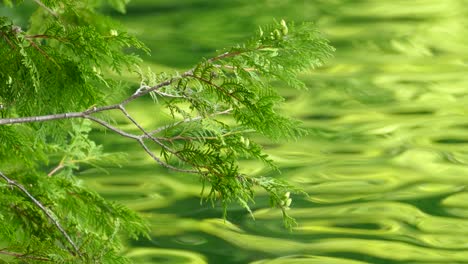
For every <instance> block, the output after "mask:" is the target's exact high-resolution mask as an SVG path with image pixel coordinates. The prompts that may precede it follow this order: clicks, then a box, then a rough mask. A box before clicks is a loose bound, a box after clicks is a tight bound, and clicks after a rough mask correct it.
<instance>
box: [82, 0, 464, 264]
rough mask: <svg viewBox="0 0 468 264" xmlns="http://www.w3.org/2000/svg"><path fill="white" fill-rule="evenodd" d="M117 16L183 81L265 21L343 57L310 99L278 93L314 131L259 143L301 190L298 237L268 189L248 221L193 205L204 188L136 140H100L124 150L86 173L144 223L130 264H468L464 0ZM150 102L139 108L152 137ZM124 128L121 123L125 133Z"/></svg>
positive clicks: (234, 212)
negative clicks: (145, 237)
mask: <svg viewBox="0 0 468 264" xmlns="http://www.w3.org/2000/svg"><path fill="white" fill-rule="evenodd" d="M132 3H133V4H132V5H131V6H130V8H129V11H128V15H127V16H118V15H116V17H117V18H118V19H120V20H121V21H123V23H124V24H126V25H127V26H128V27H129V30H130V31H131V32H133V33H134V34H137V35H138V36H139V37H140V38H141V39H142V40H144V41H145V42H146V43H147V44H148V45H149V46H150V47H151V48H152V50H153V53H152V56H151V57H148V58H146V59H147V60H148V61H150V62H151V63H152V66H153V68H154V69H157V70H158V69H168V68H177V69H187V68H190V66H191V65H192V64H193V63H195V62H197V61H198V60H199V59H200V58H201V57H204V56H205V57H208V56H210V55H212V54H213V51H214V50H216V49H218V48H223V47H226V46H229V45H231V44H233V43H236V42H239V41H242V40H244V39H245V38H247V37H248V36H249V34H250V33H251V32H252V31H254V30H255V29H256V28H257V27H258V26H259V25H263V24H267V23H270V22H271V21H272V19H273V18H276V19H281V18H284V19H286V20H295V21H305V20H307V21H315V22H316V23H317V26H318V27H319V28H320V30H321V31H323V32H324V33H325V35H326V36H327V38H329V39H330V40H331V43H332V45H333V46H335V47H336V49H337V51H336V54H335V57H334V58H333V59H331V60H329V61H328V64H327V65H326V66H325V67H323V68H321V69H318V70H315V71H311V72H308V73H305V74H304V76H303V79H304V80H305V81H306V82H307V84H308V87H309V88H310V91H309V92H307V93H305V92H298V91H295V90H289V89H287V88H286V87H284V88H281V89H282V90H281V92H282V94H284V95H285V96H286V98H287V102H286V105H285V107H284V111H287V112H288V113H289V114H290V115H292V116H295V117H297V118H300V119H301V120H303V121H304V127H306V128H308V129H310V130H311V131H312V133H311V134H310V135H309V136H307V137H305V138H303V139H302V140H300V141H298V142H279V143H274V144H271V143H268V142H266V141H264V142H265V143H266V149H267V151H268V153H269V154H271V155H272V157H273V158H274V159H275V160H276V161H277V163H278V164H279V165H280V167H281V169H282V173H281V174H278V175H276V174H275V175H273V174H272V173H270V172H268V171H266V170H265V169H264V168H263V167H262V166H261V164H259V163H257V162H244V163H243V164H242V165H243V168H244V169H245V171H246V172H249V173H251V174H253V175H265V174H268V175H269V176H275V177H279V178H283V179H287V180H288V181H290V182H292V183H294V184H296V185H298V186H301V187H303V188H304V190H305V191H307V192H308V193H309V194H310V197H308V198H306V197H293V199H294V201H293V206H292V207H293V208H292V209H291V211H290V213H291V215H293V216H294V217H296V218H297V220H298V222H299V226H298V227H297V228H296V229H294V230H293V232H288V231H286V230H284V229H283V228H282V227H281V216H280V212H279V211H278V210H274V209H268V201H267V197H266V196H265V193H262V192H259V193H258V196H257V199H256V204H255V205H254V206H253V208H254V215H255V218H256V220H255V221H254V220H252V218H251V217H250V216H249V214H248V213H247V212H246V211H245V210H243V209H241V208H238V207H235V206H234V207H232V208H231V211H230V214H229V216H228V219H227V220H228V221H226V222H223V221H222V220H221V219H219V217H220V216H221V214H222V212H221V209H220V208H212V207H211V206H210V205H206V204H203V205H200V190H201V186H200V184H199V182H198V179H197V178H194V177H193V176H190V175H181V174H177V173H172V172H169V171H166V170H164V169H162V168H160V167H158V166H157V165H156V164H154V162H153V161H152V160H151V159H150V158H149V157H147V156H145V153H144V152H143V151H142V150H141V149H140V148H139V147H138V146H137V145H136V144H135V143H134V142H131V141H129V140H126V139H123V138H120V137H118V136H114V135H112V134H109V133H107V134H100V135H96V137H97V138H99V139H102V140H101V142H102V144H104V146H105V147H106V148H107V150H109V151H125V152H128V153H129V156H128V157H129V162H128V163H127V164H125V165H124V166H123V167H122V168H111V169H110V170H109V171H110V174H108V175H103V174H102V173H101V172H98V171H95V170H89V171H86V172H84V173H82V175H83V177H84V178H85V179H86V180H87V182H88V184H89V185H90V186H92V187H93V188H95V189H97V190H98V191H99V192H100V193H102V194H103V195H104V196H105V197H108V198H111V199H115V200H118V201H120V202H123V203H125V204H126V205H128V206H129V207H130V208H133V209H136V210H138V211H140V212H141V213H142V214H143V215H144V216H146V217H147V218H148V219H149V222H150V223H151V227H152V230H151V235H152V237H153V240H152V241H139V242H129V249H128V250H127V252H126V254H127V255H129V256H131V257H132V258H133V259H134V260H135V262H136V263H193V264H195V263H255V264H267V263H268V264H273V263H274V264H290V263H291V264H292V263H295V264H302V263H333V264H358V263H359V264H362V263H468V191H467V190H466V185H467V184H468V166H467V165H468V107H467V104H468V71H467V70H468V67H467V66H468V40H467V37H466V36H468V1H466V0H412V1H407V0H294V1H293V0H291V1H288V0H259V1H247V0H238V1H236V0H229V1H228V0H218V1H209V0H205V1H202V0H190V1H189V0H183V1H172V0H171V1H170V0H164V1H149V0H147V1H143V0H140V1H133V2H132ZM150 104H151V102H149V101H148V102H146V101H145V102H141V103H140V104H139V105H134V108H133V110H132V112H133V113H134V114H137V116H138V118H139V120H142V121H143V123H145V125H148V126H156V125H158V120H159V119H158V117H159V116H158V111H157V109H155V110H150V109H151V105H150ZM129 127H130V126H129Z"/></svg>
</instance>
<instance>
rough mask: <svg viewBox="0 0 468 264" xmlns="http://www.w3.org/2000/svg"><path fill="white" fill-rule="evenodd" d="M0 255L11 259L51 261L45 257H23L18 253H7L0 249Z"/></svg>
mask: <svg viewBox="0 0 468 264" xmlns="http://www.w3.org/2000/svg"><path fill="white" fill-rule="evenodd" d="M0 254H3V255H8V256H13V257H16V258H22V259H32V260H42V261H51V260H50V259H48V258H45V257H36V256H29V255H25V254H22V253H18V252H12V251H7V250H5V249H0Z"/></svg>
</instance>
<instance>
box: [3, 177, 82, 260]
mask: <svg viewBox="0 0 468 264" xmlns="http://www.w3.org/2000/svg"><path fill="white" fill-rule="evenodd" d="M0 177H2V178H3V179H4V180H5V181H6V182H7V183H8V184H9V185H11V186H15V187H16V188H18V189H19V190H20V191H21V192H23V193H24V194H25V195H26V196H28V198H29V199H31V201H32V202H33V203H34V204H35V205H36V206H37V207H39V208H40V209H41V211H42V212H44V214H45V215H46V216H47V218H49V219H50V221H52V223H53V224H54V225H55V226H56V227H57V229H58V230H59V231H60V233H62V235H63V236H64V237H65V239H66V240H67V241H68V243H70V245H71V246H72V247H73V249H74V251H75V253H76V254H78V255H79V256H80V257H82V255H81V252H80V250H79V249H78V247H77V246H76V244H75V242H73V240H72V239H71V237H70V236H69V235H68V233H67V232H66V231H65V229H63V227H62V225H60V223H59V221H58V220H57V219H55V217H54V216H53V215H52V214H53V213H52V212H51V211H49V209H47V207H45V206H44V205H42V203H41V202H39V201H38V200H37V199H36V198H34V196H32V195H31V194H30V193H29V192H28V190H26V188H24V186H23V185H21V184H19V183H17V182H16V181H14V180H12V179H10V178H8V177H7V176H5V174H3V173H2V172H0Z"/></svg>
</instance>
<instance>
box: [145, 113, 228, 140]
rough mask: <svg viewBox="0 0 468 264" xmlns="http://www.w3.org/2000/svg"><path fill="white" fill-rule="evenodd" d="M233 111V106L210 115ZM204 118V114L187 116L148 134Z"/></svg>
mask: <svg viewBox="0 0 468 264" xmlns="http://www.w3.org/2000/svg"><path fill="white" fill-rule="evenodd" d="M231 111H232V108H229V109H226V110H224V111H221V112H216V113H213V114H211V115H209V117H212V116H217V115H225V114H229V113H230V112H231ZM203 118H204V117H203V116H197V117H192V118H186V119H184V120H181V121H178V122H175V123H173V124H170V125H166V126H162V127H160V128H157V129H155V130H153V131H150V132H148V134H150V135H154V134H157V133H159V132H161V131H164V130H167V129H169V128H173V127H176V126H178V125H180V124H183V123H189V122H194V121H198V120H201V119H203Z"/></svg>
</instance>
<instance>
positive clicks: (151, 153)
mask: <svg viewBox="0 0 468 264" xmlns="http://www.w3.org/2000/svg"><path fill="white" fill-rule="evenodd" d="M137 141H138V143H140V145H141V146H142V147H143V149H144V150H145V151H146V153H148V155H150V157H151V158H153V159H154V160H155V161H156V162H157V163H159V165H161V166H163V167H165V168H168V169H171V170H174V171H179V172H186V173H200V172H199V171H196V170H184V169H180V168H177V167H174V166H172V165H169V164H167V163H165V162H164V161H162V160H161V159H160V158H158V157H156V155H154V153H153V152H152V151H151V150H150V149H149V148H148V146H146V144H145V142H144V141H143V139H139V140H137Z"/></svg>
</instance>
